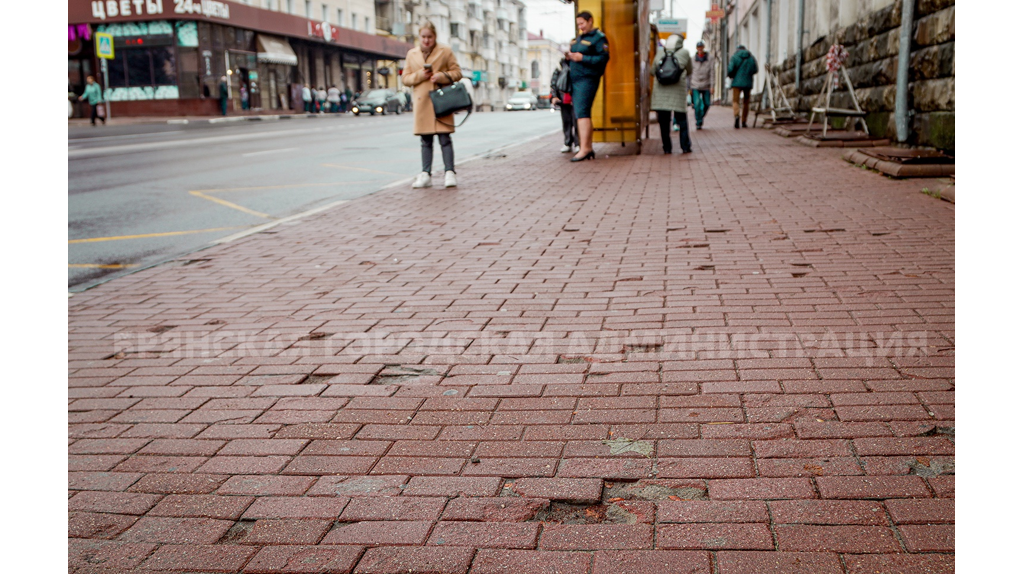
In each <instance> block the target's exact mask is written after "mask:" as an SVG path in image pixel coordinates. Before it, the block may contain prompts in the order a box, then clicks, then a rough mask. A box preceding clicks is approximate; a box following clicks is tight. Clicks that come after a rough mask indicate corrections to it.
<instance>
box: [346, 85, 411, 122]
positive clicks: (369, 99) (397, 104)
mask: <svg viewBox="0 0 1024 574" xmlns="http://www.w3.org/2000/svg"><path fill="white" fill-rule="evenodd" d="M404 107H405V106H404V105H403V103H402V99H401V98H399V97H398V94H396V93H395V91H394V90H384V89H381V90H371V91H369V92H366V93H365V94H363V95H361V96H359V97H358V98H356V101H354V102H352V113H353V114H355V115H357V116H358V115H359V114H370V115H371V116H375V115H377V114H381V115H384V114H387V113H388V112H394V113H396V114H400V113H402V109H403V108H404Z"/></svg>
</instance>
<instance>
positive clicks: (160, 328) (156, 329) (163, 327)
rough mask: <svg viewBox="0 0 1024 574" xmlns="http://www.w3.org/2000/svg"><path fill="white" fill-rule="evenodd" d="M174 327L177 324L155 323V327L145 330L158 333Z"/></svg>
mask: <svg viewBox="0 0 1024 574" xmlns="http://www.w3.org/2000/svg"><path fill="white" fill-rule="evenodd" d="M175 327H177V325H157V326H156V327H150V328H148V329H146V331H148V332H150V333H156V334H157V335H159V334H160V333H166V332H167V331H170V330H171V329H173V328H175Z"/></svg>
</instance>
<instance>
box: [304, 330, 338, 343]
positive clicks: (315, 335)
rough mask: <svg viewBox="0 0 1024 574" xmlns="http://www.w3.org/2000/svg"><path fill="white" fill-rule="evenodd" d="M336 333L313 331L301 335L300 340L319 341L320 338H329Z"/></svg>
mask: <svg viewBox="0 0 1024 574" xmlns="http://www.w3.org/2000/svg"><path fill="white" fill-rule="evenodd" d="M333 334H334V333H326V332H324V331H313V332H312V333H310V334H308V335H303V336H301V337H299V340H300V341H319V340H320V339H327V338H329V337H330V336H331V335H333Z"/></svg>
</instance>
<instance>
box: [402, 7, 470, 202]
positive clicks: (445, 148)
mask: <svg viewBox="0 0 1024 574" xmlns="http://www.w3.org/2000/svg"><path fill="white" fill-rule="evenodd" d="M419 32H420V45H419V46H417V47H415V48H413V49H412V50H409V53H408V54H407V55H406V56H405V69H404V70H403V71H402V83H403V84H405V85H406V86H409V87H410V88H412V89H413V90H412V98H413V107H412V111H413V115H414V116H415V119H416V122H415V124H414V126H413V134H415V135H418V136H420V142H421V146H422V149H421V155H422V157H423V173H421V174H419V175H418V176H416V179H415V181H413V182H412V186H413V187H416V188H420V187H430V186H431V185H433V183H432V182H431V181H430V173H431V168H432V167H433V164H434V134H437V140H438V142H439V143H440V144H441V158H442V159H443V160H444V186H445V187H455V152H454V150H452V136H451V134H452V133H454V132H455V118H454V116H451V115H449V116H446V117H443V118H435V117H434V104H433V103H432V102H431V101H430V92H431V91H433V90H434V89H435V88H437V87H439V86H447V85H449V84H452V83H455V82H458V81H459V80H460V79H462V70H461V69H460V68H459V62H458V60H456V59H455V55H454V54H452V50H451V48H449V47H448V46H444V45H441V44H438V43H437V30H436V29H435V28H434V25H433V24H432V23H430V22H429V21H428V22H425V23H424V24H422V25H421V26H420V30H419Z"/></svg>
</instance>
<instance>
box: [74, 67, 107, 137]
mask: <svg viewBox="0 0 1024 574" xmlns="http://www.w3.org/2000/svg"><path fill="white" fill-rule="evenodd" d="M82 100H85V101H87V102H89V107H90V108H92V113H91V114H90V116H89V120H90V121H91V122H92V125H96V118H99V119H100V121H101V122H103V125H106V124H107V116H106V114H104V115H102V116H101V115H99V105H100V104H102V103H103V92H102V90H100V85H99V84H97V83H96V78H93V77H92V76H89V77H87V78H86V79H85V91H84V92H82V95H81V96H78V101H82Z"/></svg>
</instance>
